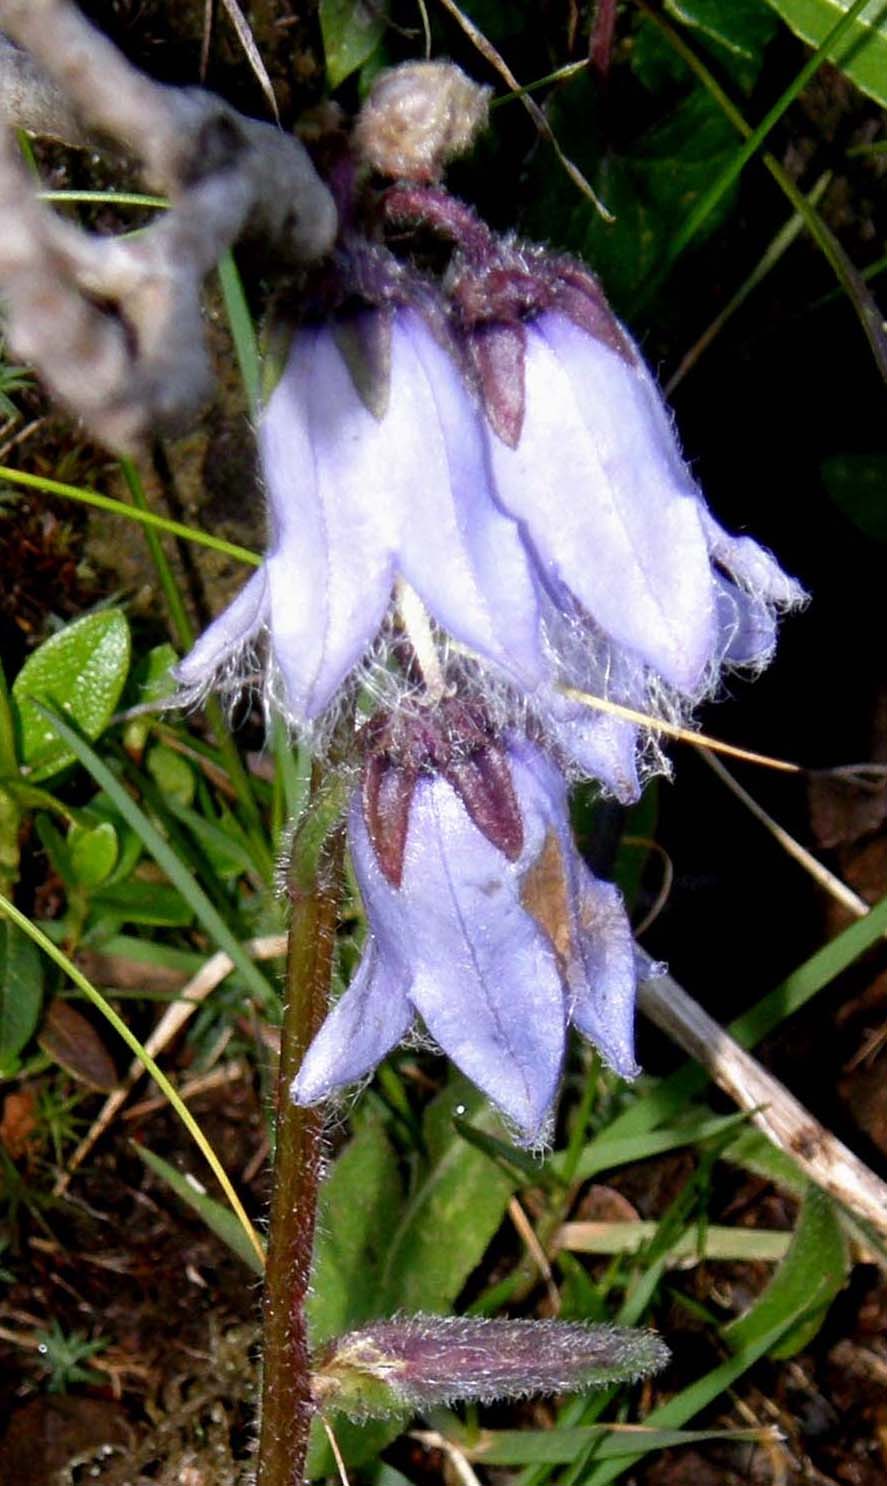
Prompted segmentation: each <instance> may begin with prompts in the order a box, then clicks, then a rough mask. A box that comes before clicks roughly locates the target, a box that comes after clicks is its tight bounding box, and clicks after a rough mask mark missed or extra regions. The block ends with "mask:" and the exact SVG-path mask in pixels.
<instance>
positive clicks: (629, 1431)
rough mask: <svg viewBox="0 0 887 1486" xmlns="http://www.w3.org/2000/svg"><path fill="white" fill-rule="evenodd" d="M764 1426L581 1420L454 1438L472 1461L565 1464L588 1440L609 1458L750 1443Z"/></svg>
mask: <svg viewBox="0 0 887 1486" xmlns="http://www.w3.org/2000/svg"><path fill="white" fill-rule="evenodd" d="M768 1434H769V1431H768V1430H766V1429H650V1428H648V1427H647V1425H645V1424H635V1425H625V1424H621V1425H620V1424H586V1425H580V1426H579V1427H578V1428H576V1429H484V1430H482V1431H481V1434H480V1437H479V1438H478V1439H477V1440H476V1441H473V1442H472V1441H469V1439H467V1438H466V1439H464V1440H462V1439H459V1440H457V1441H456V1444H457V1445H458V1447H459V1449H460V1450H461V1451H462V1453H463V1454H464V1455H467V1457H468V1459H469V1460H471V1461H472V1462H473V1463H475V1464H477V1465H569V1464H571V1462H572V1461H574V1460H575V1459H576V1456H577V1455H579V1454H580V1453H581V1452H582V1451H585V1450H587V1449H588V1447H589V1445H597V1447H598V1448H597V1449H596V1451H595V1459H596V1460H613V1459H618V1458H620V1457H621V1456H624V1455H636V1454H637V1449H638V1444H639V1443H640V1444H643V1446H644V1450H645V1451H646V1452H647V1453H649V1452H650V1451H652V1450H672V1449H675V1448H677V1447H678V1446H680V1445H701V1444H705V1443H707V1442H708V1441H709V1440H733V1441H735V1442H737V1443H738V1442H742V1441H748V1442H749V1443H754V1442H755V1441H759V1440H760V1439H761V1438H762V1437H763V1436H766V1435H768Z"/></svg>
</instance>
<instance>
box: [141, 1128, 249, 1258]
mask: <svg viewBox="0 0 887 1486" xmlns="http://www.w3.org/2000/svg"><path fill="white" fill-rule="evenodd" d="M133 1146H134V1148H135V1150H136V1151H137V1152H138V1154H139V1155H140V1156H141V1158H142V1160H143V1161H144V1163H145V1165H146V1166H149V1167H150V1168H151V1170H152V1171H153V1172H154V1173H155V1175H157V1176H159V1177H160V1178H161V1179H162V1180H163V1181H165V1182H166V1184H167V1186H168V1187H171V1188H172V1190H173V1192H175V1194H176V1196H177V1197H180V1198H181V1200H182V1201H183V1202H185V1203H187V1205H188V1207H190V1208H191V1209H192V1211H193V1212H195V1213H196V1214H197V1216H198V1217H199V1218H200V1219H201V1220H202V1222H204V1223H205V1224H206V1226H207V1228H209V1229H210V1231H211V1232H212V1233H214V1234H215V1235H216V1238H220V1239H221V1240H222V1243H224V1244H227V1246H228V1248H229V1249H231V1251H232V1253H234V1254H236V1255H237V1257H238V1259H242V1260H243V1262H244V1264H246V1265H248V1266H249V1268H250V1269H252V1270H253V1271H254V1272H255V1273H256V1274H257V1275H262V1274H263V1273H264V1270H263V1267H262V1265H261V1263H260V1261H259V1256H258V1254H257V1253H256V1251H255V1249H254V1248H253V1246H252V1244H251V1243H250V1241H249V1239H248V1238H247V1236H246V1234H245V1233H244V1231H243V1229H242V1227H241V1226H240V1223H239V1222H238V1221H237V1219H236V1217H235V1216H234V1214H233V1213H232V1211H231V1209H230V1208H228V1207H225V1206H223V1204H222V1203H221V1202H216V1199H215V1198H214V1197H210V1196H209V1195H208V1193H207V1192H206V1191H205V1190H204V1188H203V1187H202V1186H201V1184H200V1183H199V1182H198V1181H197V1179H196V1178H195V1177H193V1176H185V1175H184V1174H183V1173H182V1172H181V1171H176V1169H175V1167H174V1166H170V1165H169V1163H168V1162H167V1161H164V1160H163V1158H162V1157H161V1156H155V1154H154V1152H153V1151H149V1150H148V1149H147V1147H146V1146H143V1145H139V1143H138V1141H136V1140H134V1141H133Z"/></svg>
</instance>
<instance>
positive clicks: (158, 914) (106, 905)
mask: <svg viewBox="0 0 887 1486" xmlns="http://www.w3.org/2000/svg"><path fill="white" fill-rule="evenodd" d="M91 901H92V908H93V913H94V914H101V915H102V917H103V918H115V919H116V920H117V921H118V923H121V924H150V925H152V926H154V927H155V928H160V929H185V928H187V927H188V925H189V924H190V923H191V921H192V919H193V917H194V912H193V909H192V908H191V906H190V904H189V903H187V902H186V901H185V899H184V898H183V897H182V895H181V893H180V892H179V891H178V889H177V888H175V887H170V886H169V885H168V884H167V883H165V882H143V881H141V880H140V879H131V880H130V881H129V882H120V883H114V884H113V885H108V886H106V887H104V888H101V889H100V890H99V891H98V892H97V893H94V894H93V896H92V900H91Z"/></svg>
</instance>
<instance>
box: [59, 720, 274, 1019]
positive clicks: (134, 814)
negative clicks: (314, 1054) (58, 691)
mask: <svg viewBox="0 0 887 1486" xmlns="http://www.w3.org/2000/svg"><path fill="white" fill-rule="evenodd" d="M34 705H35V706H37V707H38V708H39V710H40V711H41V712H42V713H43V714H44V715H45V717H46V720H47V722H51V723H52V725H53V727H54V728H55V730H56V732H57V733H58V734H59V735H60V736H61V737H62V738H63V739H64V741H65V742H66V743H67V745H68V747H69V748H70V750H71V752H72V753H73V754H74V755H75V757H76V758H77V759H78V761H79V762H80V763H81V764H82V765H83V767H84V769H86V770H87V772H88V773H89V774H91V775H92V777H93V779H94V780H95V782H96V784H98V786H99V788H100V789H103V790H105V791H106V792H107V794H108V795H109V796H110V798H111V799H112V801H113V802H114V804H115V806H116V807H117V809H118V810H119V811H120V814H121V815H122V816H123V818H124V820H125V821H126V822H127V824H128V825H130V826H131V827H132V829H133V830H134V831H135V832H136V834H137V835H138V836H139V837H141V840H142V841H143V842H144V844H145V847H146V848H147V850H148V851H149V852H150V853H151V856H152V857H153V858H154V860H155V862H156V863H157V865H158V866H159V867H161V868H162V869H163V871H164V872H165V873H166V875H167V877H168V878H169V880H170V882H171V883H173V885H174V886H175V887H177V888H178V890H179V892H180V893H181V895H182V897H183V898H184V899H185V902H186V903H187V904H188V905H189V907H190V908H191V909H192V910H193V912H194V916H195V918H197V920H198V921H199V922H200V923H201V924H202V925H203V927H204V928H205V929H206V931H207V933H208V934H209V935H210V936H211V937H212V938H213V939H214V940H215V942H216V944H217V945H218V947H219V948H220V949H224V950H226V951H227V953H228V954H229V955H230V956H231V959H232V960H233V962H234V964H235V965H236V967H237V969H238V970H239V972H240V974H241V976H242V977H243V980H244V981H245V983H246V985H247V986H248V987H249V989H250V990H251V991H252V992H253V994H254V995H255V996H257V997H258V999H259V1001H260V1002H261V1004H262V1006H264V1007H265V1008H266V1009H267V1008H273V1009H274V1010H275V1011H277V1009H278V1008H279V998H278V996H277V994H276V993H275V991H274V990H273V988H272V986H271V985H270V984H269V982H268V981H267V980H266V979H265V976H264V975H263V974H262V972H261V971H260V970H259V969H258V967H257V966H256V965H255V964H254V963H253V961H252V960H251V959H250V957H249V955H248V954H246V952H245V951H244V948H243V946H242V944H241V943H240V942H239V940H238V939H237V938H236V937H235V935H234V934H232V932H231V930H230V929H229V927H228V925H227V924H226V923H225V921H224V919H223V918H222V917H221V914H220V913H219V912H218V910H217V909H216V908H214V907H213V905H212V903H211V902H210V900H209V898H208V897H207V895H206V893H205V892H204V891H203V888H202V887H201V886H200V884H199V883H198V882H196V881H195V879H194V877H193V875H192V873H191V872H190V870H189V869H188V868H187V867H186V866H185V865H184V864H183V863H182V862H181V861H180V860H179V858H178V856H177V855H176V853H175V852H174V851H173V850H172V848H171V847H170V846H169V844H168V842H166V841H164V839H163V837H162V836H161V834H160V832H159V831H158V830H157V827H156V826H154V825H152V824H151V822H150V820H149V819H148V817H147V816H146V815H145V813H144V811H143V810H142V809H141V807H140V806H139V805H138V804H137V803H136V801H135V800H134V799H133V798H132V796H131V795H130V794H129V793H128V791H127V790H125V789H124V787H123V785H122V784H121V783H120V780H119V779H118V778H117V776H116V775H115V774H114V773H112V771H111V770H110V769H109V768H108V766H107V764H106V763H104V761H103V760H102V759H101V758H99V755H98V754H97V753H96V752H95V749H93V748H90V746H89V744H88V743H86V742H84V740H83V739H82V738H81V737H80V734H79V733H76V732H75V731H74V729H73V728H72V727H71V726H70V725H69V724H68V723H67V722H66V721H65V720H64V718H62V717H60V716H59V715H58V714H57V713H55V712H52V711H51V710H50V709H49V708H48V707H44V706H43V705H42V704H41V703H36V702H35V704H34Z"/></svg>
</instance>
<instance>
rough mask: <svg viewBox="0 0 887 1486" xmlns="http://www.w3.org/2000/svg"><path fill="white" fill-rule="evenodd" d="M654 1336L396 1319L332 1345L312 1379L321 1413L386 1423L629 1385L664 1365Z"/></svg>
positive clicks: (563, 1325)
mask: <svg viewBox="0 0 887 1486" xmlns="http://www.w3.org/2000/svg"><path fill="white" fill-rule="evenodd" d="M668 1358H669V1352H668V1348H667V1347H666V1345H665V1343H664V1342H663V1341H661V1340H660V1338H659V1337H658V1336H657V1335H656V1334H655V1332H652V1331H636V1330H632V1329H631V1328H630V1327H626V1326H586V1325H581V1324H580V1323H578V1322H570V1321H512V1320H483V1319H480V1318H478V1317H474V1316H426V1315H416V1316H399V1317H395V1318H394V1320H391V1321H375V1322H372V1323H371V1324H370V1325H368V1326H365V1327H363V1328H362V1329H361V1330H360V1331H351V1332H349V1333H348V1334H347V1335H345V1336H340V1337H339V1338H338V1339H337V1340H336V1341H334V1342H332V1343H331V1344H330V1346H329V1347H328V1349H327V1351H326V1353H325V1355H324V1356H323V1357H322V1358H321V1359H320V1364H319V1366H318V1367H317V1369H316V1371H315V1372H314V1375H313V1380H312V1386H313V1393H314V1398H315V1402H316V1403H317V1405H318V1407H319V1408H320V1409H322V1410H330V1411H339V1412H341V1413H345V1414H348V1415H350V1416H351V1417H352V1418H357V1419H366V1418H378V1417H384V1416H385V1415H387V1414H394V1413H398V1412H402V1411H403V1410H404V1409H412V1410H423V1409H428V1408H433V1407H435V1406H438V1405H441V1404H451V1403H455V1402H456V1401H457V1400H465V1401H466V1402H474V1403H494V1402H496V1401H497V1400H500V1399H513V1398H527V1397H529V1396H530V1395H531V1394H537V1393H542V1394H552V1393H573V1392H577V1391H579V1390H581V1389H585V1388H600V1387H604V1386H605V1385H608V1384H610V1383H621V1382H628V1381H633V1380H634V1379H636V1378H640V1377H645V1376H646V1375H647V1374H648V1373H652V1372H658V1371H659V1370H660V1368H662V1367H664V1366H665V1364H666V1363H667V1362H668Z"/></svg>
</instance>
